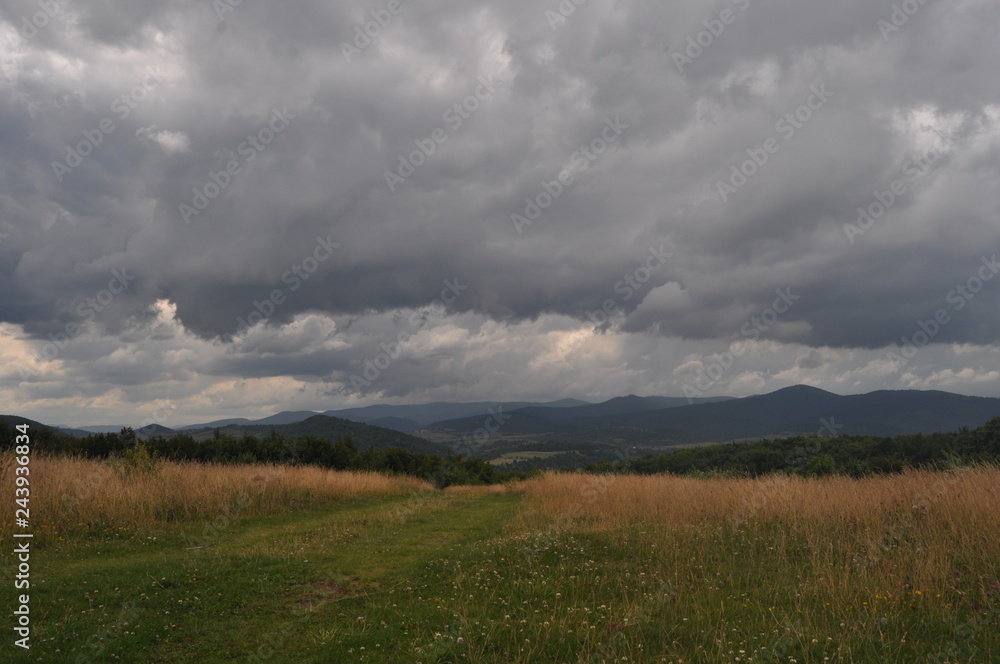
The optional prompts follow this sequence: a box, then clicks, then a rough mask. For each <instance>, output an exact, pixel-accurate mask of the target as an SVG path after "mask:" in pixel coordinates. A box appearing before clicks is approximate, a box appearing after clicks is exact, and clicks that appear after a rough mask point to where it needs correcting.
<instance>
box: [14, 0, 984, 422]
mask: <svg viewBox="0 0 1000 664" xmlns="http://www.w3.org/2000/svg"><path fill="white" fill-rule="evenodd" d="M998 24H1000V4H997V3H996V2H992V1H990V0H953V1H951V2H939V1H935V0H930V1H928V2H926V3H923V4H921V3H919V2H917V0H908V1H907V2H903V3H898V2H897V3H896V4H895V5H894V4H893V3H892V2H889V1H888V0H886V1H884V2H872V1H871V0H843V1H842V2H837V3H817V2H810V3H802V2H795V1H793V0H770V1H769V0H719V1H717V2H704V1H703V0H679V1H678V2H670V3H662V2H653V1H652V0H650V1H648V2H640V1H634V2H630V1H627V0H622V1H613V0H586V1H585V2H582V3H581V4H579V6H577V5H574V4H572V3H571V2H569V0H564V1H563V2H562V3H561V4H560V3H559V2H558V1H557V0H542V1H538V0H504V1H503V2H500V1H499V0H463V1H461V2H458V1H456V0H421V1H420V2H411V1H410V0H391V1H390V0H346V1H344V2H318V1H314V0H301V1H298V2H295V3H291V4H288V3H284V4H282V3H274V2H252V1H243V2H237V0H214V2H213V1H212V0H169V1H163V0H157V1H156V2H151V1H149V0H128V1H126V0H2V1H0V65H2V70H3V71H2V76H0V154H2V159H0V404H2V408H0V410H2V411H3V412H7V413H17V414H20V415H24V416H27V417H32V418H35V419H38V420H41V421H44V422H49V423H60V424H61V423H68V424H76V425H87V424H102V423H118V422H124V421H129V422H138V421H140V420H150V419H155V420H157V421H160V422H161V423H163V424H166V425H168V426H170V425H179V424H184V423H188V422H194V421H204V420H206V419H211V418H215V417H236V416H246V417H260V416H265V415H268V414H271V413H273V412H276V411H279V410H285V409H314V410H324V409H329V408H339V407H348V406H354V405H367V404H371V403H379V402H386V403H422V402H427V401H433V400H450V401H473V400H493V399H498V400H501V399H502V400H506V399H531V400H549V399H559V398H563V397H576V398H582V399H587V400H591V401H597V400H602V399H606V398H610V397H613V396H617V395H622V394H628V393H635V394H642V395H650V394H660V395H677V396H680V395H683V394H685V393H687V394H695V393H698V394H704V395H706V396H712V395H722V394H728V395H732V396H744V395H749V394H754V393H760V392H766V391H771V390H774V389H778V388H781V387H785V386H788V385H793V384H798V383H804V384H809V385H815V386H817V387H821V388H824V389H828V390H831V391H834V392H838V393H841V394H847V393H858V392H867V391H872V390H878V389H943V390H949V391H954V392H959V393H964V394H975V395H984V396H1000V345H998V335H1000V306H998V304H1000V278H998V277H997V271H998V270H1000V265H997V263H996V258H995V257H996V254H997V252H998V250H1000V246H998V244H1000V243H998V239H1000V187H998V183H1000V78H998V77H997V69H998V65H1000V41H998V40H997V39H996V34H995V28H996V25H998ZM609 312H610V313H609Z"/></svg>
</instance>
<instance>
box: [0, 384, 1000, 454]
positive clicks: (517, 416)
mask: <svg viewBox="0 0 1000 664" xmlns="http://www.w3.org/2000/svg"><path fill="white" fill-rule="evenodd" d="M695 401H696V402H695V403H693V404H691V403H689V402H688V400H687V399H685V398H680V397H656V396H651V397H639V396H635V395H628V396H624V397H615V398H613V399H609V400H607V401H604V402H601V403H588V402H585V401H580V400H575V399H564V400H561V401H556V402H551V403H545V404H540V403H533V402H518V401H515V402H491V401H483V402H473V403H450V402H435V403H429V404H422V405H403V406H393V405H386V404H382V405H375V406H366V407H363V408H350V409H343V410H330V411H326V412H325V413H315V412H313V411H283V412H281V413H276V414H274V415H272V416H270V417H266V418H262V419H259V420H249V419H246V418H233V419H229V420H217V421H215V422H209V423H206V424H202V425H188V426H185V427H179V428H178V429H176V430H175V429H171V428H167V427H163V426H161V425H158V424H153V425H149V426H146V427H143V428H141V429H139V430H138V431H137V432H136V433H137V434H138V435H139V436H140V437H141V438H149V437H153V436H171V435H174V434H175V433H185V434H189V435H191V436H193V437H195V438H196V439H202V440H203V439H205V438H207V437H210V436H213V435H214V430H215V429H221V430H222V431H223V432H224V433H226V434H227V435H232V436H242V435H243V434H244V433H246V434H249V435H253V436H266V435H268V434H269V433H270V431H271V430H272V429H273V430H275V431H277V432H278V433H280V434H281V435H283V436H301V435H315V436H320V437H323V438H325V439H328V440H334V439H336V438H337V437H339V436H341V435H347V434H350V435H352V436H354V437H355V438H356V439H357V440H358V442H359V445H360V446H367V445H368V444H371V445H374V446H376V447H394V446H395V447H403V448H406V449H411V450H413V451H421V452H436V453H442V452H444V451H447V450H448V449H449V447H453V446H454V445H456V444H458V443H459V442H460V441H463V440H466V441H467V440H469V439H470V437H471V436H473V435H478V436H479V437H480V438H481V437H482V436H481V432H480V429H484V427H486V426H487V424H489V427H490V428H489V430H488V433H489V436H487V438H488V443H487V444H485V445H483V446H480V447H477V449H478V450H479V451H480V452H481V453H482V454H484V455H487V456H488V455H489V453H490V447H491V446H493V447H495V448H496V449H498V450H499V449H500V447H505V448H506V449H510V448H511V445H517V446H520V447H519V449H537V450H540V451H544V450H545V449H548V448H549V446H551V445H556V446H559V447H560V449H571V448H573V447H575V446H587V445H590V446H593V445H594V444H598V445H620V444H623V443H628V444H631V445H635V446H638V447H642V448H663V447H674V446H677V445H688V444H702V443H713V442H729V441H739V440H757V439H760V438H781V437H790V436H797V435H808V434H813V433H817V432H818V431H819V430H821V429H823V430H825V433H826V434H827V435H829V434H845V435H849V434H865V435H879V436H892V435H897V434H913V433H935V432H946V431H956V430H958V429H960V428H962V427H968V428H976V427H979V426H982V425H983V424H985V423H986V422H987V421H989V420H990V419H991V418H993V417H997V416H1000V399H998V398H989V397H972V396H963V395H959V394H953V393H950V392H942V391H919V390H897V391H889V390H879V391H875V392H870V393H867V394H854V395H846V396H844V395H839V394H834V393H832V392H827V391H825V390H821V389H818V388H814V387H809V386H805V385H797V386H792V387H787V388H783V389H780V390H777V391H775V392H770V393H768V394H760V395H754V396H750V397H743V398H738V399H737V398H731V397H712V398H705V399H701V400H695ZM491 413H493V414H494V415H496V417H495V418H494V415H491ZM4 417H6V418H7V419H13V416H4ZM435 418H440V419H435ZM39 426H44V425H39ZM91 428H92V429H96V428H98V427H91ZM101 428H103V427H101ZM63 431H64V432H65V433H70V434H72V435H77V436H79V435H86V433H87V432H85V431H80V430H79V429H73V430H68V429H64V430H63ZM410 432H414V433H417V435H410ZM477 432H479V433H477ZM527 446H530V447H527Z"/></svg>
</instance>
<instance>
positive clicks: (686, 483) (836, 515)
mask: <svg viewBox="0 0 1000 664" xmlns="http://www.w3.org/2000/svg"><path fill="white" fill-rule="evenodd" d="M523 488H524V489H525V491H526V492H527V494H528V495H529V496H530V497H531V499H532V505H533V506H534V516H535V517H541V518H543V519H544V518H546V516H547V515H552V514H560V513H571V514H573V515H575V516H578V517H581V518H583V519H585V520H592V521H593V522H594V523H595V524H597V525H599V526H602V527H619V526H623V525H629V524H633V523H636V522H646V523H658V524H663V525H671V526H679V525H692V524H697V523H706V522H712V521H747V520H769V521H773V520H777V521H781V522H783V523H787V524H788V525H790V526H793V527H794V526H796V525H801V524H810V523H815V522H817V521H829V520H831V519H832V520H852V519H854V520H864V521H869V522H872V521H879V520H885V519H886V518H889V517H890V516H898V514H899V513H900V512H904V513H910V512H912V513H913V514H914V515H920V516H922V517H924V516H926V517H928V518H927V519H925V520H926V521H929V522H933V523H935V524H938V525H939V526H940V527H951V526H954V525H956V524H960V525H961V526H962V527H963V528H984V529H993V531H994V532H997V531H998V527H1000V468H997V467H994V466H979V467H975V468H965V469H959V470H955V471H949V472H936V471H917V470H911V471H907V472H904V473H902V474H899V475H886V476H879V477H871V478H865V479H854V478H850V477H842V476H835V477H826V478H802V477H798V476H792V477H788V476H779V475H775V476H767V477H763V478H759V479H726V478H718V479H700V478H688V477H675V476H670V475H653V476H648V475H646V476H635V475H621V476H618V475H599V476H594V475H585V474H572V473H550V474H547V475H545V476H543V477H541V478H536V479H532V480H528V481H526V482H525V483H524V484H523Z"/></svg>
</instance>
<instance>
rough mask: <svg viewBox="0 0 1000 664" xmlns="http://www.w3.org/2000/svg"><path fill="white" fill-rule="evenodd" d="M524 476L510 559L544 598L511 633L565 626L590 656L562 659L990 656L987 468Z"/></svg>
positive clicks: (999, 525)
mask: <svg viewBox="0 0 1000 664" xmlns="http://www.w3.org/2000/svg"><path fill="white" fill-rule="evenodd" d="M523 488H524V491H525V492H526V495H527V497H528V501H527V504H526V508H525V509H524V510H522V512H521V514H520V515H519V519H518V523H517V525H516V528H515V531H514V532H515V533H516V534H515V535H514V540H519V542H520V548H521V554H520V556H518V558H520V559H521V560H520V562H521V564H523V563H524V561H525V560H528V561H531V563H532V566H533V568H534V570H535V571H537V572H538V574H537V575H535V573H534V572H531V573H530V574H524V573H517V572H516V571H514V570H513V569H509V567H508V569H509V573H510V574H511V575H512V576H514V577H515V578H516V577H520V578H521V579H522V580H521V581H520V583H534V584H541V585H544V586H547V587H549V588H551V589H552V590H553V593H558V595H557V596H558V597H559V601H558V602H552V603H551V604H550V608H549V609H548V611H543V615H544V614H546V613H547V614H548V615H545V617H544V618H542V619H539V621H535V620H529V621H528V622H525V623H524V625H526V626H527V625H536V624H538V623H539V622H540V624H541V626H542V628H541V629H526V630H525V632H526V633H525V634H523V635H518V636H517V637H516V638H515V639H512V642H523V643H537V642H538V641H539V640H545V641H549V642H551V641H552V640H553V639H558V638H559V637H560V636H561V638H562V639H573V640H574V641H575V642H576V643H577V644H578V648H580V649H582V650H583V651H584V652H585V653H588V654H587V657H590V658H592V659H587V658H586V657H584V658H581V659H580V660H573V661H608V662H610V661H657V662H678V663H679V662H706V663H708V662H816V663H825V662H899V663H903V662H907V663H909V662H936V663H938V664H940V663H942V662H951V663H957V662H997V661H1000V621H998V619H1000V469H998V468H996V467H990V466H981V467H976V468H967V469H960V470H955V471H952V472H924V471H911V472H906V473H903V474H901V475H893V476H882V477H872V478H867V479H852V478H848V477H829V478H814V479H805V478H800V477H783V476H781V477H777V476H776V477H765V478H761V479H694V478H683V477H671V476H591V475H582V474H549V475H546V476H544V477H542V478H539V479H534V480H530V481H528V482H526V483H525V484H524V486H523ZM495 555H496V556H497V558H498V559H503V560H504V561H506V560H509V559H510V557H511V554H510V544H509V543H508V544H504V545H501V546H499V547H498V548H497V553H496V554H495ZM532 577H533V578H532ZM588 595H589V596H591V597H593V599H592V600H591V601H586V600H585V599H584V600H583V601H579V600H578V603H576V604H577V605H576V606H575V607H574V606H573V604H574V603H575V602H573V601H572V599H570V598H574V597H575V598H586V597H587V596H588ZM591 604H593V605H597V606H592V605H591ZM534 608H535V609H537V608H538V607H537V606H535V607H534ZM598 609H599V610H598ZM512 617H517V616H516V615H514V616H512ZM522 622H523V621H522ZM581 625H582V626H583V630H581ZM588 631H589V632H590V635H589V636H588V634H587V632H588ZM528 632H531V633H528ZM560 632H562V634H560ZM653 653H656V656H655V657H650V655H652V654H653ZM470 661H474V660H473V659H472V658H470ZM482 661H488V660H486V659H483V660H482ZM511 661H525V662H527V661H530V657H527V656H521V657H518V658H513V659H512V660H511Z"/></svg>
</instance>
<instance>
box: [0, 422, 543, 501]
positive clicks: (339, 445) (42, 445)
mask: <svg viewBox="0 0 1000 664" xmlns="http://www.w3.org/2000/svg"><path fill="white" fill-rule="evenodd" d="M14 435H15V431H14V429H13V426H12V424H11V422H10V421H9V420H0V441H2V443H0V449H3V450H9V449H12V447H13V443H14ZM31 435H32V445H33V448H34V451H36V452H44V453H46V454H53V455H72V456H80V457H84V458H88V459H116V458H121V457H123V456H127V457H128V458H129V459H136V458H137V455H138V456H139V457H142V458H148V459H150V460H156V459H164V460H169V461H197V462H202V463H209V462H212V463H225V464H237V463H251V464H252V463H261V464H285V465H309V466H319V467H322V468H329V469H332V470H356V471H372V472H378V473H386V474H392V475H410V476H413V477H419V478H424V479H429V480H431V481H433V482H434V483H435V485H437V486H438V487H439V488H444V487H446V486H450V485H453V484H472V485H476V484H498V483H502V482H507V481H512V480H517V479H524V478H525V477H526V476H527V473H525V472H507V471H501V470H499V469H497V468H496V467H495V466H494V465H493V464H491V463H489V462H487V461H484V460H483V459H479V458H476V457H465V456H460V455H457V454H453V453H448V454H446V455H443V456H442V455H438V454H419V453H416V452H411V451H409V450H405V449H401V448H390V449H377V448H374V447H368V448H367V449H364V450H359V449H358V447H357V444H356V443H355V441H354V438H353V437H352V436H351V435H350V434H347V435H343V436H340V437H338V438H337V439H336V440H335V441H333V442H331V441H329V440H326V439H325V438H320V437H318V436H308V435H306V436H294V437H286V436H282V435H281V434H279V433H278V432H276V431H274V430H272V431H271V432H270V434H269V435H267V436H264V437H261V438H257V437H254V436H251V435H250V434H243V435H242V436H240V437H234V436H229V435H226V434H224V433H222V432H221V431H219V430H218V429H216V430H215V432H214V435H213V436H212V438H210V439H208V440H200V441H199V440H195V439H194V438H192V437H191V436H190V435H187V434H178V435H174V436H170V437H169V438H163V437H154V438H150V439H149V440H140V439H139V438H138V437H137V436H136V433H135V431H134V430H133V429H131V428H129V427H126V428H124V429H122V430H121V431H119V432H118V433H94V434H91V435H89V436H83V437H79V438H77V437H74V436H70V435H67V434H64V433H62V432H60V431H57V430H55V429H51V428H48V427H46V428H41V427H32V429H31Z"/></svg>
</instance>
